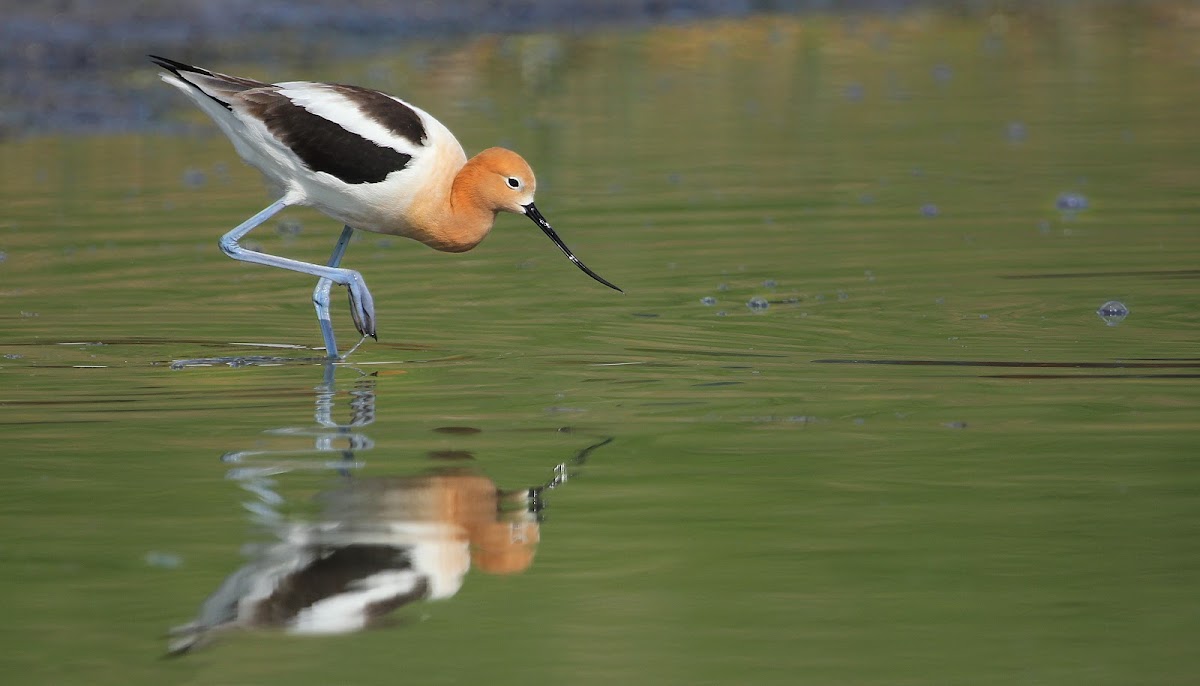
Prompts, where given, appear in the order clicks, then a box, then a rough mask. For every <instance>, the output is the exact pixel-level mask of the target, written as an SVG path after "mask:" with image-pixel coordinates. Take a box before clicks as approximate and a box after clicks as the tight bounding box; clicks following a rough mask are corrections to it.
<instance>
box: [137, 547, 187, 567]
mask: <svg viewBox="0 0 1200 686" xmlns="http://www.w3.org/2000/svg"><path fill="white" fill-rule="evenodd" d="M143 559H144V560H145V561H146V564H147V565H150V566H151V567H159V568H161V569H178V568H179V567H180V566H182V565H183V558H181V557H180V556H178V555H176V554H175V553H164V552H160V551H157V550H151V551H150V552H148V553H146V556H145V557H144V558H143Z"/></svg>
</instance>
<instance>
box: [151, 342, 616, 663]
mask: <svg viewBox="0 0 1200 686" xmlns="http://www.w3.org/2000/svg"><path fill="white" fill-rule="evenodd" d="M323 368H324V372H323V376H322V381H321V384H320V385H319V386H317V387H316V389H315V391H316V398H315V413H314V420H315V422H314V424H313V425H310V426H303V427H281V428H276V429H270V430H268V431H267V433H269V434H273V435H281V436H293V437H296V436H298V437H305V438H311V439H312V448H310V449H306V450H238V451H231V452H228V453H225V454H224V455H223V456H222V457H221V461H222V462H223V463H225V464H228V465H233V466H232V467H231V468H230V470H229V471H228V472H227V474H226V478H227V479H229V480H231V481H233V482H235V483H236V484H237V485H238V486H239V487H240V488H241V489H243V490H244V491H245V492H246V493H247V494H248V495H249V496H250V497H249V498H248V499H247V500H245V501H244V502H243V506H244V507H245V509H246V510H247V512H248V513H249V518H250V521H251V523H252V524H253V525H254V528H255V530H257V531H260V532H262V533H264V534H265V535H266V539H267V540H265V541H260V542H253V543H251V544H249V545H247V546H246V547H245V548H244V551H245V552H246V555H247V557H248V560H247V561H246V563H245V564H244V565H242V566H241V567H240V568H238V569H237V570H236V571H234V572H233V573H232V574H230V575H229V576H228V577H226V579H225V580H224V581H223V582H222V583H221V584H220V586H218V588H217V590H216V591H214V592H213V593H212V595H210V596H209V597H208V598H207V599H206V600H205V601H204V603H203V604H202V605H201V607H200V610H199V612H198V613H197V615H196V617H195V619H193V620H192V621H190V622H188V623H186V624H182V625H180V626H177V627H175V628H173V629H171V631H170V636H171V639H170V642H169V645H168V653H167V655H168V656H178V655H183V654H185V653H188V652H191V651H192V650H195V649H197V648H199V647H202V646H204V645H206V644H208V643H210V642H211V641H212V640H213V639H214V638H215V637H216V636H218V635H223V634H226V633H228V632H230V631H231V630H236V629H277V630H283V631H285V632H288V633H294V634H308V635H330V634H345V633H350V632H355V631H360V630H364V629H369V628H375V627H379V626H385V625H388V624H390V623H395V621H396V620H395V619H393V613H394V612H395V611H397V610H399V609H400V608H402V607H404V606H406V605H410V604H412V603H415V602H419V601H424V600H445V599H448V598H451V597H453V596H454V595H455V594H456V593H458V591H459V589H460V588H461V587H462V583H463V578H464V576H465V575H466V573H467V571H468V570H469V569H470V568H471V567H472V566H474V567H475V568H477V569H479V570H481V571H483V572H485V573H488V574H519V573H521V572H524V571H525V570H526V569H528V568H529V566H530V565H531V564H532V563H533V559H534V556H535V554H536V549H537V545H538V543H539V541H540V540H541V524H542V521H543V510H544V509H545V500H544V496H545V494H546V492H547V491H551V490H554V489H557V488H559V487H561V486H562V485H563V484H565V483H567V481H568V480H569V479H571V478H573V477H574V476H576V475H577V474H578V470H579V468H580V467H582V466H583V465H584V464H585V463H586V461H587V458H588V457H589V455H590V454H591V453H592V452H593V451H594V450H596V449H597V448H600V447H602V446H605V445H607V444H609V443H610V442H612V440H613V439H612V438H611V437H603V438H599V439H598V440H594V441H593V442H592V443H591V444H590V445H588V446H587V447H584V448H582V449H581V450H579V451H578V452H576V453H575V454H574V455H573V456H572V457H570V458H569V459H567V460H565V461H563V462H560V463H558V464H556V465H554V466H553V468H552V470H551V474H552V475H551V477H550V478H549V479H548V480H546V481H545V482H542V483H538V484H534V485H532V486H522V487H518V488H501V487H500V486H498V485H497V484H496V483H495V482H493V481H492V480H491V479H490V478H488V477H487V476H485V475H484V474H482V473H481V472H480V471H479V470H478V469H477V468H476V467H475V466H474V465H473V464H472V461H473V460H474V455H473V454H472V453H470V452H467V451H457V450H456V451H434V452H431V453H429V454H428V457H429V458H430V460H431V461H433V466H430V467H429V468H428V469H424V470H420V471H417V472H414V473H400V474H388V475H383V476H370V477H367V476H360V475H359V472H360V471H361V470H362V469H363V468H364V467H365V466H366V462H365V461H364V460H363V459H362V455H363V453H366V452H369V451H372V450H375V449H376V446H375V442H374V441H373V440H372V439H371V438H370V436H368V435H367V433H366V429H367V427H369V426H370V425H371V424H373V423H374V422H375V419H376V403H375V400H376V396H375V381H376V377H375V376H374V375H372V374H366V373H363V372H361V371H359V370H352V371H355V372H357V373H358V374H359V375H360V376H359V377H358V378H357V379H356V380H355V382H354V386H353V388H352V389H351V390H350V391H349V393H348V405H349V418H348V419H347V420H345V421H339V420H337V419H335V418H334V414H335V409H337V405H338V400H339V398H338V392H337V390H336V385H335V376H336V375H337V373H338V372H339V371H343V372H344V371H345V369H344V368H341V366H340V365H334V364H325V365H323ZM434 431H435V432H437V433H443V434H474V433H479V432H480V431H481V430H480V429H477V428H474V427H465V426H445V427H439V428H437V429H434ZM553 431H556V432H570V431H571V429H570V428H569V427H564V428H560V429H554V430H553ZM304 472H308V473H313V472H315V473H329V474H332V475H334V478H333V480H332V482H330V483H328V484H326V486H325V487H324V488H322V489H321V490H320V491H319V492H318V493H317V494H316V496H315V498H313V501H314V504H315V507H316V513H315V515H303V514H291V513H289V512H287V510H289V509H290V507H289V503H288V499H287V497H286V496H284V495H283V494H282V491H283V487H282V484H281V483H280V477H284V476H285V475H288V474H296V473H304Z"/></svg>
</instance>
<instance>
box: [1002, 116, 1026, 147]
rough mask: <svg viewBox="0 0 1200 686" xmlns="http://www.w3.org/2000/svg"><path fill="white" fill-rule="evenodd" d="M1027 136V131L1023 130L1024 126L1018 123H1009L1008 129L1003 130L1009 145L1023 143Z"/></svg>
mask: <svg viewBox="0 0 1200 686" xmlns="http://www.w3.org/2000/svg"><path fill="white" fill-rule="evenodd" d="M1027 134H1028V131H1027V130H1026V129H1025V124H1023V123H1021V122H1019V121H1013V122H1009V123H1008V128H1006V129H1005V136H1006V137H1007V138H1008V141H1009V142H1010V143H1021V142H1024V140H1025V136H1026V135H1027Z"/></svg>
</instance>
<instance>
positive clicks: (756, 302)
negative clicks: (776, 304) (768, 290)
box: [746, 296, 771, 312]
mask: <svg viewBox="0 0 1200 686" xmlns="http://www.w3.org/2000/svg"><path fill="white" fill-rule="evenodd" d="M770 306H771V303H769V302H767V299H766V298H759V297H757V296H755V297H753V298H750V302H748V303H746V307H749V308H750V309H752V310H754V311H755V312H763V311H765V310H766V309H767V308H768V307H770Z"/></svg>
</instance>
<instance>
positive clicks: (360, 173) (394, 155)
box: [241, 87, 424, 184]
mask: <svg viewBox="0 0 1200 686" xmlns="http://www.w3.org/2000/svg"><path fill="white" fill-rule="evenodd" d="M380 95H382V94H380ZM384 97H386V96H384ZM241 100H242V101H243V102H244V103H246V107H247V110H248V111H249V113H250V114H251V115H253V116H255V117H257V118H259V119H261V120H262V121H263V123H265V124H266V125H267V129H268V130H270V131H271V133H272V134H274V135H275V137H276V138H278V139H279V140H280V141H281V142H282V143H283V144H284V145H286V146H288V147H289V148H291V150H292V152H294V153H296V156H297V157H299V158H300V160H301V161H302V162H303V163H304V166H306V167H308V168H309V169H311V170H312V171H315V172H325V173H326V174H330V175H331V176H334V177H336V178H337V179H339V180H341V181H343V182H345V183H352V184H357V183H379V182H380V181H383V180H384V179H385V178H387V175H388V174H391V173H392V172H394V171H400V170H401V169H404V168H405V167H407V166H408V163H409V162H410V161H411V160H412V155H408V154H405V153H402V152H400V151H398V150H395V149H393V148H389V147H385V146H382V145H379V144H377V143H375V142H374V141H371V140H368V139H366V138H363V137H362V136H360V135H358V134H356V133H351V132H350V131H347V130H346V129H344V128H342V127H341V126H340V125H339V124H337V123H336V122H332V121H330V120H328V119H326V118H325V117H322V116H320V115H316V114H313V113H312V112H309V111H308V110H306V109H304V108H303V107H301V106H299V105H297V104H295V103H293V102H292V101H291V100H290V99H289V98H288V97H287V96H285V95H283V94H282V93H280V92H279V91H278V90H275V89H274V88H273V87H267V88H262V89H258V90H249V91H245V92H243V93H242V94H241ZM389 100H390V98H389ZM392 102H393V103H394V104H396V105H398V106H400V107H401V108H403V109H404V110H407V111H409V112H412V110H409V109H408V108H406V107H403V105H401V104H400V103H398V102H396V101H395V100H392ZM413 115H414V116H415V115H416V113H415V112H413ZM417 124H418V126H420V119H418V120H417ZM421 132H422V135H423V134H424V127H421Z"/></svg>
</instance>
